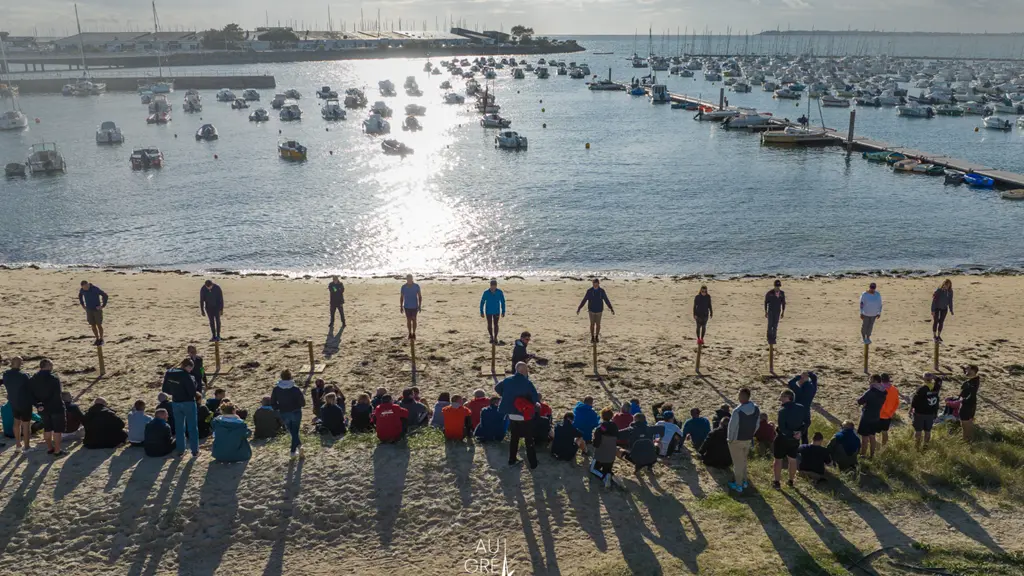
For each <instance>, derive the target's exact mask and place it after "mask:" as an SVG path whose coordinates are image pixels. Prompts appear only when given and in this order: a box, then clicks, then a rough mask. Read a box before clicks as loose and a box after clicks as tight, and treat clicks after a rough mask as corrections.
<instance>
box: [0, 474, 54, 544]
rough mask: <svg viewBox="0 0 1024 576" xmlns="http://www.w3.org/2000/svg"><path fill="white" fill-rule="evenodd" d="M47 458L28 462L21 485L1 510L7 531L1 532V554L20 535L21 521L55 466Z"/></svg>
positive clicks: (22, 475) (0, 516) (0, 515)
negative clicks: (48, 473)
mask: <svg viewBox="0 0 1024 576" xmlns="http://www.w3.org/2000/svg"><path fill="white" fill-rule="evenodd" d="M33 456H37V455H33ZM46 458H47V459H46V460H44V461H40V460H39V459H38V458H30V459H29V460H28V463H27V464H26V466H25V469H24V470H23V471H22V473H21V484H19V485H18V487H17V488H15V490H14V494H11V497H10V499H9V500H8V501H7V505H6V506H4V509H3V510H0V518H3V519H4V520H3V523H4V525H5V528H6V529H5V530H0V554H3V553H4V552H6V551H7V545H8V544H10V543H11V539H13V538H14V536H15V534H17V533H18V527H19V525H20V524H21V521H22V520H24V519H25V515H26V514H28V509H29V507H31V506H32V502H33V501H34V500H35V499H36V495H37V494H38V493H39V487H40V486H42V484H43V480H45V479H46V474H47V472H49V471H50V467H51V466H53V461H52V460H51V459H50V457H49V456H46ZM15 470H17V468H15V469H14V470H11V473H12V474H13V473H14V471H15Z"/></svg>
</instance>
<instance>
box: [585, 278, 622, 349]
mask: <svg viewBox="0 0 1024 576" xmlns="http://www.w3.org/2000/svg"><path fill="white" fill-rule="evenodd" d="M584 304H586V305H587V312H588V314H589V315H590V342H591V344H595V343H597V342H600V341H601V314H602V313H604V305H605V304H607V305H608V310H609V311H610V312H611V313H612V314H613V315H614V314H615V309H614V308H612V302H611V300H609V299H608V294H606V293H605V291H604V288H601V281H600V280H598V279H597V278H594V282H593V286H592V287H591V288H589V289H587V293H586V294H584V295H583V300H580V305H579V306H578V307H577V308H576V315H579V313H580V310H582V309H583V305H584Z"/></svg>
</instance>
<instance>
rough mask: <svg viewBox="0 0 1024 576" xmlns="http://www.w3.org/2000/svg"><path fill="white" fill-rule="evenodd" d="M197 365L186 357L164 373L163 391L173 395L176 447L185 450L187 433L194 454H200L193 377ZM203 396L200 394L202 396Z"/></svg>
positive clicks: (182, 451) (180, 451)
mask: <svg viewBox="0 0 1024 576" xmlns="http://www.w3.org/2000/svg"><path fill="white" fill-rule="evenodd" d="M194 367H195V365H194V364H192V360H191V359H189V358H185V359H184V360H182V361H181V364H180V366H179V367H178V368H171V369H170V370H168V371H167V372H166V373H165V374H164V385H163V388H162V389H161V392H164V393H165V394H169V395H170V396H171V412H172V413H173V415H174V426H172V428H173V429H174V436H175V449H176V450H177V451H178V454H183V453H184V452H185V433H186V432H187V433H188V445H189V448H191V449H192V456H193V457H196V456H198V455H199V411H198V408H197V407H196V394H197V393H196V381H195V379H194V378H193V377H192V370H193V369H194ZM201 397H202V396H200V398H201Z"/></svg>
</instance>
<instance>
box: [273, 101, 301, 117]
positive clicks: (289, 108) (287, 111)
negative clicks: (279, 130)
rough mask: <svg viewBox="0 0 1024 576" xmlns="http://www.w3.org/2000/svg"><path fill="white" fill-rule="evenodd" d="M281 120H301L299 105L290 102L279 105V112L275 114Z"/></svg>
mask: <svg viewBox="0 0 1024 576" xmlns="http://www.w3.org/2000/svg"><path fill="white" fill-rule="evenodd" d="M277 117H278V118H280V119H281V121H282V122H291V121H293V120H302V110H300V109H299V105H298V104H296V103H294V102H292V103H290V104H285V105H284V106H282V107H281V112H279V113H278V115H277Z"/></svg>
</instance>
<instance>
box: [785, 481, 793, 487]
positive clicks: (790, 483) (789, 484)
mask: <svg viewBox="0 0 1024 576" xmlns="http://www.w3.org/2000/svg"><path fill="white" fill-rule="evenodd" d="M786 486H789V487H790V488H792V487H793V481H792V480H786Z"/></svg>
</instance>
